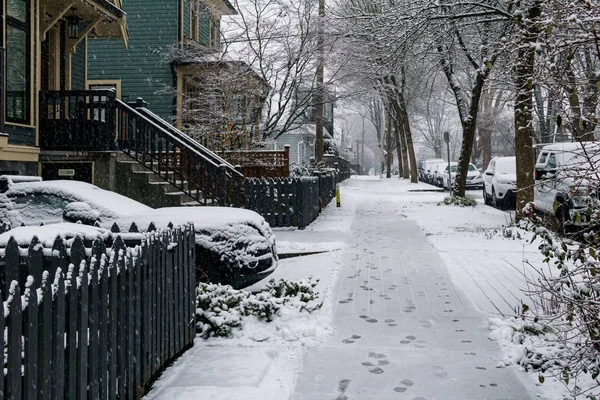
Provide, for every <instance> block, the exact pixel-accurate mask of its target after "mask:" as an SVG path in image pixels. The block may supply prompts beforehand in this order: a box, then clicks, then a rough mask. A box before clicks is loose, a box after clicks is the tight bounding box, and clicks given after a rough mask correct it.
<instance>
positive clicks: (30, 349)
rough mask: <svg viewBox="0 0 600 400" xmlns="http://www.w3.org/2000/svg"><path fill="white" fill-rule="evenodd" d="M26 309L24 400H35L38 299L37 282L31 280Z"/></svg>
mask: <svg viewBox="0 0 600 400" xmlns="http://www.w3.org/2000/svg"><path fill="white" fill-rule="evenodd" d="M23 298H24V299H25V309H24V310H23V338H24V340H25V342H24V353H25V357H24V359H23V360H24V366H23V376H24V377H23V398H24V399H35V398H37V396H38V372H39V369H40V368H39V367H40V366H39V365H38V334H39V331H38V297H37V288H36V285H35V280H34V279H33V278H30V279H28V280H27V283H26V284H25V292H24V293H23Z"/></svg>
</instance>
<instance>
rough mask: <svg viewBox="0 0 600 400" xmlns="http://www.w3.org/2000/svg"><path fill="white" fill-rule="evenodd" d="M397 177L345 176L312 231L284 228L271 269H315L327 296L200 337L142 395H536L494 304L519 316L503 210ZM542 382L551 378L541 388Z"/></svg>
mask: <svg viewBox="0 0 600 400" xmlns="http://www.w3.org/2000/svg"><path fill="white" fill-rule="evenodd" d="M428 189H431V187H430V186H428V185H422V184H419V185H411V184H409V183H407V182H405V181H403V180H399V179H397V178H393V179H390V180H385V179H384V180H381V179H379V178H371V179H350V180H348V181H346V182H344V183H343V184H342V188H341V190H342V207H341V208H336V207H335V204H334V203H333V204H330V205H329V206H328V207H327V209H325V210H324V212H323V213H322V214H321V216H319V218H318V220H317V221H315V222H314V223H313V224H311V225H310V226H309V227H308V228H307V229H306V230H304V231H298V230H278V231H276V237H277V242H278V248H279V251H280V252H282V253H285V252H302V251H319V250H324V251H327V252H325V253H322V254H318V255H311V256H304V257H298V258H291V259H285V260H282V261H281V262H280V267H279V268H278V270H277V271H276V272H275V273H274V276H273V277H274V278H280V277H283V278H286V279H291V280H297V279H304V278H306V277H308V276H313V277H315V278H318V279H320V283H319V285H318V286H317V287H316V289H317V290H318V291H320V292H321V295H322V298H323V300H324V307H323V309H322V310H321V311H319V312H318V313H315V314H312V315H309V314H301V315H283V316H281V317H280V318H278V319H276V320H275V321H274V322H273V323H271V324H265V323H259V322H251V323H248V324H247V325H246V326H245V327H244V329H243V330H242V331H241V332H239V334H238V336H237V337H235V338H233V339H211V340H208V341H204V340H202V339H197V340H196V343H195V346H194V348H192V349H191V350H189V351H188V352H187V353H186V354H184V355H183V356H182V357H181V358H180V359H179V360H177V361H176V363H175V364H174V365H173V367H171V368H169V369H168V370H167V371H165V373H164V374H163V376H162V377H161V378H160V379H159V381H157V383H156V384H155V387H154V388H153V390H152V391H151V392H150V393H149V394H148V396H147V398H148V399H167V398H169V399H219V400H220V399H256V400H259V399H260V400H263V399H273V400H284V399H297V400H300V399H302V400H304V399H306V400H313V399H314V400H320V399H328V400H343V399H349V400H353V399H381V400H386V399H534V398H554V397H548V396H545V395H542V394H541V392H540V389H541V388H539V387H538V386H536V385H535V384H534V381H533V379H532V378H531V377H530V376H528V375H527V374H524V373H521V372H519V371H517V370H516V369H515V368H514V367H504V366H505V365H504V362H503V354H502V353H501V351H500V349H499V347H498V345H497V344H496V343H495V342H492V341H490V340H488V333H489V332H488V322H487V318H488V317H490V316H499V315H512V311H511V310H512V308H514V307H516V306H517V305H518V303H519V301H520V300H522V299H523V300H525V301H526V297H525V296H524V295H523V294H522V292H521V290H520V289H521V288H523V287H524V285H525V283H524V279H523V278H522V276H521V274H520V272H519V271H521V270H522V269H523V263H522V260H523V258H524V257H525V258H528V257H531V258H532V259H534V260H538V259H539V258H540V257H541V256H539V254H538V253H537V252H536V251H535V249H532V248H528V247H524V245H523V241H521V240H518V239H515V240H513V238H511V237H507V234H503V233H502V230H501V229H499V227H500V226H501V225H502V224H506V222H507V219H509V218H510V216H509V214H507V213H505V212H502V211H498V210H494V209H492V208H490V207H486V206H483V205H480V206H478V207H476V208H475V209H473V208H465V209H461V208H458V207H450V206H438V205H437V203H438V202H439V201H441V200H442V199H443V197H444V194H443V193H439V192H427V191H415V190H428ZM543 389H546V387H544V388H543Z"/></svg>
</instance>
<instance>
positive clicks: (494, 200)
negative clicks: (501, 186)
mask: <svg viewBox="0 0 600 400" xmlns="http://www.w3.org/2000/svg"><path fill="white" fill-rule="evenodd" d="M492 205H493V206H494V207H496V208H498V209H502V201H501V200H500V199H498V198H497V197H496V190H495V189H494V188H492Z"/></svg>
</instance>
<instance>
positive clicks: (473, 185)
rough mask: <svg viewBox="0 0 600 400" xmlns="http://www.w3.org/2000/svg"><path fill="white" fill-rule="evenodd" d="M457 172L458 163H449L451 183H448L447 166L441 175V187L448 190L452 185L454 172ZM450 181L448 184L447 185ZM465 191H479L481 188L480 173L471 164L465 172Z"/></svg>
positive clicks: (454, 176)
mask: <svg viewBox="0 0 600 400" xmlns="http://www.w3.org/2000/svg"><path fill="white" fill-rule="evenodd" d="M457 170H458V163H457V162H451V163H450V174H451V176H452V181H450V176H449V174H448V166H446V168H445V169H444V173H443V175H442V179H443V182H444V183H443V187H444V188H445V189H448V188H449V187H450V186H451V185H452V184H454V179H455V178H456V171H457ZM448 181H450V183H448ZM465 188H466V189H481V188H483V177H482V176H481V172H480V171H479V170H478V169H477V167H476V166H475V165H473V164H472V163H471V164H469V169H468V171H467V182H466V183H465Z"/></svg>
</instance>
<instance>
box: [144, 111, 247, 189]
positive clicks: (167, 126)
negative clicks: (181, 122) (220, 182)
mask: <svg viewBox="0 0 600 400" xmlns="http://www.w3.org/2000/svg"><path fill="white" fill-rule="evenodd" d="M135 109H136V110H139V111H141V112H142V113H143V114H144V115H145V116H146V117H149V118H150V119H151V120H152V121H153V122H154V123H156V124H160V125H161V126H162V127H163V128H164V129H165V130H168V131H169V132H171V133H172V134H173V135H176V136H177V137H179V138H180V139H181V140H182V141H184V142H185V143H187V144H189V146H190V147H192V148H194V149H196V150H198V151H199V152H201V153H202V154H204V155H205V156H207V157H210V158H213V159H214V160H216V161H218V163H219V165H221V164H224V165H225V166H226V167H227V169H229V170H230V171H231V173H233V174H237V175H239V176H240V177H243V175H242V174H241V173H240V172H239V171H237V170H236V169H235V167H234V166H233V165H232V164H231V163H229V162H228V161H227V160H225V159H223V158H222V157H220V156H219V155H218V154H216V153H215V152H213V151H211V150H209V149H208V148H207V147H205V146H203V145H201V144H200V143H198V142H197V141H196V140H194V139H192V138H190V137H189V136H188V135H186V134H185V133H183V132H182V131H180V130H179V129H177V128H175V127H174V126H173V125H171V124H169V123H168V122H167V121H165V120H164V119H162V118H161V117H159V116H158V115H156V114H155V113H153V112H152V111H150V110H148V109H147V108H145V107H136V108H135Z"/></svg>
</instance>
